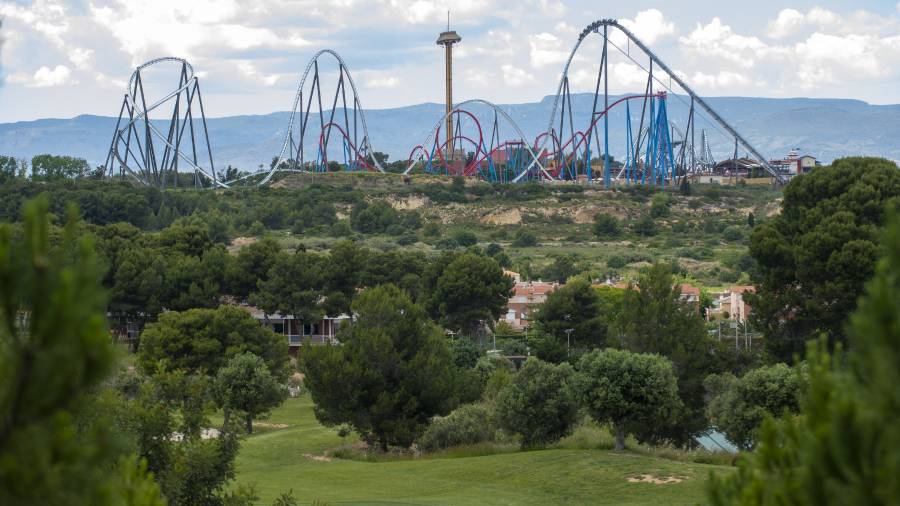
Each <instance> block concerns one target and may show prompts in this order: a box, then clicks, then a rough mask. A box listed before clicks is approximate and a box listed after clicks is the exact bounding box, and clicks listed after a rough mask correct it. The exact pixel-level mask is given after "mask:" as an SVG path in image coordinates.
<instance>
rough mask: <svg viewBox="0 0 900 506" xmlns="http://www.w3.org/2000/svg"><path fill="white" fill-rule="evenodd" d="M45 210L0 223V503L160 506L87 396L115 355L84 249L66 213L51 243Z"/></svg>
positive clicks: (140, 467) (35, 206) (39, 206)
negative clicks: (20, 222)
mask: <svg viewBox="0 0 900 506" xmlns="http://www.w3.org/2000/svg"><path fill="white" fill-rule="evenodd" d="M47 209H48V201H47V199H46V197H43V198H40V199H38V200H37V201H35V202H30V203H28V204H27V205H26V206H25V210H24V221H25V223H24V228H23V229H22V233H21V236H20V237H17V238H16V239H13V238H12V230H11V228H10V227H9V226H0V504H4V505H17V504H99V505H105V504H142V505H143V504H147V505H149V504H162V499H161V498H160V492H159V488H158V487H157V486H156V484H154V483H153V481H152V480H151V479H150V478H149V477H148V476H147V475H146V467H145V465H144V464H142V463H138V461H137V459H136V458H134V457H128V456H127V454H126V451H125V448H124V447H123V445H122V442H121V441H119V440H117V439H116V437H115V435H114V432H115V431H108V430H106V427H107V425H108V424H109V422H110V420H109V418H108V415H106V414H104V413H103V410H101V409H97V403H98V402H101V401H99V400H98V399H95V398H94V397H95V396H91V395H90V392H91V391H92V390H94V389H95V388H97V387H98V386H99V384H100V383H101V382H102V381H103V380H104V379H105V378H106V377H107V376H108V375H109V373H110V372H111V370H112V367H113V363H114V359H115V352H114V349H113V345H112V344H111V341H110V337H109V332H108V331H107V329H106V320H105V316H104V311H105V303H106V301H105V300H104V296H103V292H102V291H101V288H100V282H101V274H100V271H99V269H98V267H97V261H96V259H95V256H94V252H93V248H92V246H91V244H90V242H89V241H88V240H85V239H82V240H76V239H75V234H76V228H77V225H76V222H75V219H74V211H70V219H69V222H68V225H67V226H66V229H65V232H64V234H63V237H62V240H61V242H60V244H59V245H58V246H56V247H51V245H50V224H49V218H48V211H47Z"/></svg>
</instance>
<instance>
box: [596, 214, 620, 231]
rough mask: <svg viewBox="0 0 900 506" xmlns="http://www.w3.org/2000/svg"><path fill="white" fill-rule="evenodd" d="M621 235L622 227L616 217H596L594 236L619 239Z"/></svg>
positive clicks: (605, 215) (602, 215)
mask: <svg viewBox="0 0 900 506" xmlns="http://www.w3.org/2000/svg"><path fill="white" fill-rule="evenodd" d="M621 233H622V226H621V225H619V220H618V219H616V217H615V216H613V215H611V214H607V213H599V214H597V216H594V235H596V236H597V237H618V236H619V235H620V234H621Z"/></svg>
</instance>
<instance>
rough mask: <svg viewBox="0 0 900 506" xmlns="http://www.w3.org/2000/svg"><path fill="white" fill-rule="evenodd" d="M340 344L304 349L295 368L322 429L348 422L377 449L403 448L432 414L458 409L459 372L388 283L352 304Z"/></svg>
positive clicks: (436, 336) (436, 332)
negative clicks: (353, 315) (351, 317)
mask: <svg viewBox="0 0 900 506" xmlns="http://www.w3.org/2000/svg"><path fill="white" fill-rule="evenodd" d="M353 311H354V313H356V314H357V321H356V323H355V324H353V325H351V326H350V327H348V328H346V329H342V330H341V332H340V334H339V335H338V338H339V339H340V341H341V345H340V346H316V347H310V348H309V349H304V353H303V355H302V357H301V369H302V370H303V372H304V373H305V375H306V378H305V380H304V384H305V386H306V387H307V388H308V389H309V392H310V394H311V395H312V399H313V402H315V404H316V406H315V413H316V418H317V419H318V420H319V421H320V422H322V423H323V424H326V425H340V424H343V423H346V424H349V425H350V426H352V427H353V428H354V430H356V431H357V432H358V433H360V434H362V435H363V437H365V438H366V439H367V440H369V441H370V442H371V443H373V444H375V443H377V444H378V445H379V446H380V447H381V449H382V450H387V449H388V446H389V445H399V446H404V447H408V446H410V445H411V444H412V443H413V441H415V439H416V437H417V436H418V435H419V434H420V433H421V432H422V430H423V429H424V428H425V426H426V425H427V423H428V421H429V419H430V418H431V417H432V416H434V415H445V414H447V413H449V412H450V410H452V409H453V408H454V407H455V406H456V405H457V404H458V398H459V397H458V391H459V389H458V377H457V374H458V369H457V368H456V367H455V366H454V364H453V357H452V355H451V352H450V349H449V347H448V346H447V340H446V338H445V337H444V335H443V332H441V330H440V329H439V328H438V327H437V326H436V325H434V324H433V323H432V322H430V321H429V320H428V317H427V316H426V314H425V310H424V309H423V308H422V307H421V306H419V305H417V304H414V303H413V302H412V300H410V298H409V295H407V294H406V293H405V292H403V291H402V290H400V289H399V288H397V287H396V286H393V285H382V286H378V287H375V288H370V289H367V290H366V291H364V292H363V293H362V294H361V295H360V296H359V297H357V299H356V300H355V301H354V302H353Z"/></svg>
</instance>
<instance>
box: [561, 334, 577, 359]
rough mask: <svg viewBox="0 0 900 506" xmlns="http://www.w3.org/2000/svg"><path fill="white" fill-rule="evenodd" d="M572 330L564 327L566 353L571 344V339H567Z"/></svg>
mask: <svg viewBox="0 0 900 506" xmlns="http://www.w3.org/2000/svg"><path fill="white" fill-rule="evenodd" d="M574 331H575V329H566V330H564V331H563V332H565V333H566V355H568V354H569V348H570V347H571V346H572V344H571V341H570V340H569V336H571V335H572V332H574Z"/></svg>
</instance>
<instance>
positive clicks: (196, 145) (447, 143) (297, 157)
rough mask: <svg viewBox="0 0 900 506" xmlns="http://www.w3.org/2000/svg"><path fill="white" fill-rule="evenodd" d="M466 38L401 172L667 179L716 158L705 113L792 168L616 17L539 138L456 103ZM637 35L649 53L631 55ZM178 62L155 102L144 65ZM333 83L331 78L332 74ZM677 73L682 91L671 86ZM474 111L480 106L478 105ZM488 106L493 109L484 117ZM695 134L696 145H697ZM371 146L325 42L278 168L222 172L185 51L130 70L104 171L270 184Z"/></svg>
mask: <svg viewBox="0 0 900 506" xmlns="http://www.w3.org/2000/svg"><path fill="white" fill-rule="evenodd" d="M614 31H618V32H619V33H621V34H622V35H624V39H621V38H620V39H619V40H625V41H626V43H627V44H628V49H627V50H623V49H622V48H621V47H620V46H619V45H617V44H615V43H614V40H613V39H614V38H613V36H612V35H613V32H614ZM593 35H596V36H598V37H600V38H601V39H600V41H599V42H600V44H601V47H602V51H601V52H600V65H599V70H598V73H597V79H596V82H595V85H594V89H593V94H592V99H591V100H590V102H591V103H592V107H591V110H590V114H589V115H587V118H588V120H587V122H586V123H585V122H584V120H583V118H584V116H585V115H584V114H583V113H584V111H575V110H574V108H573V102H575V101H574V100H573V95H574V94H573V93H572V92H571V88H570V78H569V71H570V67H571V66H572V63H573V60H574V59H575V57H576V54H578V51H579V48H580V47H582V45H583V43H584V42H585V41H586V40H587V39H588V38H589V37H591V36H593ZM460 40H461V39H460V37H459V35H457V34H456V32H452V31H450V30H449V26H448V30H447V31H446V32H443V33H441V35H440V37H439V39H438V41H437V43H438V44H439V45H442V46H444V47H445V50H446V58H447V61H446V67H447V76H446V83H447V109H446V112H445V114H444V115H443V117H441V118H440V119H439V120H438V121H437V122H436V123H435V126H434V128H433V129H432V130H431V131H430V132H429V134H428V135H427V136H426V138H425V139H424V141H423V142H422V143H420V144H418V145H416V146H415V147H414V148H413V149H412V150H411V152H410V154H409V157H408V160H407V163H406V170H405V171H404V174H411V173H429V174H442V175H451V176H469V177H477V178H480V179H484V180H487V181H493V182H510V183H515V182H521V181H565V180H570V181H584V182H588V183H597V184H602V185H604V186H610V185H614V184H643V185H655V186H671V185H673V184H676V183H677V182H678V181H679V180H680V179H681V178H684V177H686V176H688V175H691V174H695V173H700V172H704V171H707V170H709V169H710V168H711V166H713V165H715V160H714V159H713V156H712V150H711V149H710V145H709V140H708V138H707V131H706V129H705V128H703V129H701V131H700V132H699V133H698V132H696V131H695V124H696V123H697V121H698V118H701V117H702V119H703V121H705V122H706V123H707V124H708V125H710V126H712V127H713V128H715V129H717V130H718V131H719V132H720V133H722V134H723V135H724V136H726V138H729V139H733V141H734V146H735V149H734V152H735V157H737V151H738V146H740V147H741V148H743V150H744V151H745V152H746V153H748V155H749V156H752V157H753V158H755V159H756V160H757V161H758V162H759V164H760V166H761V167H762V169H763V170H765V171H766V172H768V173H769V174H770V175H771V176H772V177H773V178H774V179H775V181H777V182H783V177H784V176H783V175H782V174H781V173H780V172H778V171H777V170H776V169H775V168H774V167H772V166H771V165H770V164H769V162H767V161H766V158H765V157H764V156H762V155H761V154H760V153H759V152H758V151H757V150H756V149H755V148H754V147H753V146H752V145H750V143H749V142H747V140H746V139H744V137H742V136H741V135H740V134H739V133H738V132H737V131H736V130H735V129H734V128H733V127H732V126H731V125H730V124H729V123H728V122H726V121H725V120H724V119H723V118H722V117H721V116H720V115H719V114H718V113H716V111H714V110H713V109H712V107H710V105H709V104H708V103H707V102H706V101H705V100H703V98H701V97H700V96H699V95H697V94H696V93H695V92H694V91H693V90H692V89H691V88H690V86H688V84H687V83H685V82H684V80H683V79H681V78H680V77H679V76H678V74H676V73H675V72H673V71H672V70H671V69H670V68H669V67H668V66H667V65H666V64H665V63H664V62H663V61H662V60H660V59H659V57H658V56H657V55H656V54H654V53H653V52H652V51H651V50H650V48H648V47H647V46H646V45H645V44H644V43H643V42H641V41H640V40H639V39H638V38H637V37H636V36H635V35H634V34H633V33H631V32H630V31H629V30H628V29H626V28H625V27H623V26H622V25H620V24H619V23H618V22H617V21H616V20H612V19H603V20H599V21H595V22H594V23H591V24H590V25H588V26H587V27H586V28H585V29H584V30H583V31H582V32H581V34H580V35H579V37H578V41H577V42H576V44H575V47H574V48H573V49H572V51H571V53H570V55H569V58H568V60H567V61H566V64H565V66H564V68H563V72H562V77H561V78H560V81H559V85H558V87H557V90H556V96H555V99H554V101H553V107H552V109H551V114H550V118H549V120H548V123H547V128H546V130H545V131H543V132H542V133H540V134H539V135H537V136H536V137H535V138H534V139H527V138H526V136H525V134H524V133H523V132H522V130H521V128H519V126H518V125H516V122H515V121H514V120H513V118H511V117H510V115H509V114H508V113H507V112H506V111H504V110H503V109H502V108H501V107H499V106H497V105H495V104H493V103H491V102H488V101H486V100H480V99H476V100H467V101H464V102H460V103H457V104H455V105H454V104H453V103H452V95H451V92H452V90H451V88H452V85H451V79H452V64H451V60H450V58H451V53H452V46H453V45H454V44H456V43H458V42H459V41H460ZM632 44H633V45H635V46H636V47H637V48H638V49H640V51H641V52H642V53H643V56H644V57H645V60H643V59H642V60H639V59H637V58H635V56H633V55H632V54H631V53H632V51H631V45H632ZM611 49H613V50H616V51H618V52H619V53H621V55H623V56H624V57H626V58H627V59H628V60H630V61H631V62H632V63H634V64H635V65H637V66H638V67H640V68H641V69H642V70H643V71H644V72H645V73H646V84H645V86H644V90H643V93H636V94H630V95H625V96H617V97H612V96H611V95H610V94H609V61H610V54H611V51H610V50H611ZM644 61H646V64H645V63H644ZM172 63H175V64H178V65H179V66H180V71H179V77H178V84H177V86H176V88H175V89H174V90H173V91H171V92H169V93H168V94H166V95H164V96H163V97H162V98H160V99H158V100H156V101H155V102H148V99H147V97H146V93H145V89H144V84H143V79H142V77H143V72H145V71H146V70H147V69H148V68H149V67H152V66H156V65H159V64H172ZM334 65H336V66H337V69H336V70H337V72H336V74H335V72H334V70H333V66H334ZM323 67H324V68H326V69H328V71H329V75H330V76H332V77H334V76H335V75H336V84H335V85H334V86H333V87H332V86H330V85H325V84H324V81H325V80H324V79H323V74H324V73H325V71H323V70H322V68H323ZM666 80H667V81H668V83H667V82H666ZM331 81H335V79H333V78H329V79H328V82H329V83H330V82H331ZM673 82H674V85H677V87H678V88H679V89H680V92H679V93H676V92H675V90H673V89H672V87H673V84H672V83H673ZM323 95H324V101H323ZM673 97H674V98H675V99H677V100H681V101H683V102H684V105H685V108H686V109H687V119H686V121H685V122H684V123H682V124H683V125H684V127H683V131H682V129H680V128H679V127H677V126H676V124H675V122H672V121H670V118H669V107H668V103H669V102H670V100H672V98H673ZM611 99H612V100H611ZM148 103H149V105H148ZM164 107H169V108H171V109H169V110H171V113H170V114H169V113H168V112H166V114H167V116H166V117H167V118H170V119H168V127H167V128H159V126H157V124H155V123H158V120H154V121H151V120H150V119H149V116H150V113H151V112H154V111H156V112H157V114H158V113H159V112H160V111H163V108H164ZM476 109H477V110H478V111H479V114H476V113H475V112H474V111H476ZM622 109H624V120H625V128H624V139H615V141H616V142H619V143H621V144H619V146H620V147H619V148H618V150H619V152H621V151H622V148H624V152H625V156H624V158H623V160H621V161H619V162H616V161H614V160H613V159H612V156H611V155H610V132H611V129H610V119H611V116H612V114H611V112H612V111H621V110H622ZM484 111H487V113H488V114H487V121H485V114H484ZM576 112H577V113H578V114H576ZM479 116H480V119H479ZM617 116H619V117H621V116H622V114H621V113H619V114H617ZM703 116H705V117H703ZM576 118H577V121H576ZM310 121H311V122H310ZM635 127H636V128H635ZM163 130H167V131H166V132H165V133H164V132H163ZM504 135H507V136H504ZM509 136H511V138H510V137H509ZM698 137H699V141H700V143H699V146H698V147H697V148H695V146H697V144H696V143H695V140H697V138H698ZM311 147H312V149H310V148H311ZM198 151H199V155H198ZM160 153H161V154H160ZM375 153H376V151H375V150H374V149H373V147H372V144H371V140H370V136H369V131H368V126H367V124H366V117H365V111H364V109H363V107H362V104H361V102H360V98H359V93H358V92H357V88H356V85H355V84H354V82H353V78H352V76H351V74H350V70H349V68H348V67H347V64H346V63H345V62H344V60H343V59H342V58H341V57H340V55H338V54H337V53H336V52H334V51H332V50H329V49H325V50H322V51H319V52H318V53H316V54H315V55H314V56H313V58H312V59H311V60H310V62H309V64H308V65H307V66H306V69H305V70H304V72H303V74H302V76H301V79H300V84H299V85H298V86H297V91H296V94H295V95H294V101H293V106H292V108H291V114H290V119H289V121H288V125H287V128H286V130H285V137H284V141H283V143H282V147H281V151H280V153H279V154H278V156H277V157H276V159H275V160H274V163H273V164H272V165H271V167H270V169H268V170H260V171H259V172H256V173H252V174H250V175H245V176H243V177H242V178H240V179H235V180H231V181H223V180H222V177H221V176H220V175H218V174H217V173H216V169H215V166H214V164H213V157H212V149H211V147H210V143H209V138H208V135H207V130H206V118H205V114H204V111H203V101H202V99H201V96H200V86H199V82H198V79H197V77H196V76H195V75H194V72H193V68H191V66H190V64H188V63H187V62H186V61H184V60H181V59H177V58H161V59H158V60H153V61H150V62H147V63H145V64H143V65H141V66H140V67H138V68H137V69H136V70H135V71H134V73H133V74H132V76H131V79H130V81H129V84H128V89H127V90H126V93H125V97H124V101H123V103H122V108H121V111H120V114H119V121H118V123H117V124H116V130H115V133H114V135H113V139H112V142H111V144H110V150H109V155H108V157H107V162H106V170H107V174H108V175H109V176H110V177H113V176H120V177H129V178H132V179H133V180H135V181H137V182H139V183H141V184H146V185H151V186H158V187H170V186H173V185H175V184H178V177H177V175H178V172H179V168H181V169H182V171H184V169H187V170H188V171H190V172H192V173H193V183H194V184H195V185H197V186H218V187H227V186H231V185H237V184H258V185H265V184H268V183H269V182H270V181H272V179H273V178H274V177H275V176H276V175H277V174H279V173H283V172H304V173H306V172H325V171H329V170H335V168H337V169H338V170H345V171H378V172H385V169H384V167H383V166H382V165H381V163H380V161H379V160H378V159H377V158H376V156H375ZM179 164H180V165H179Z"/></svg>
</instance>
